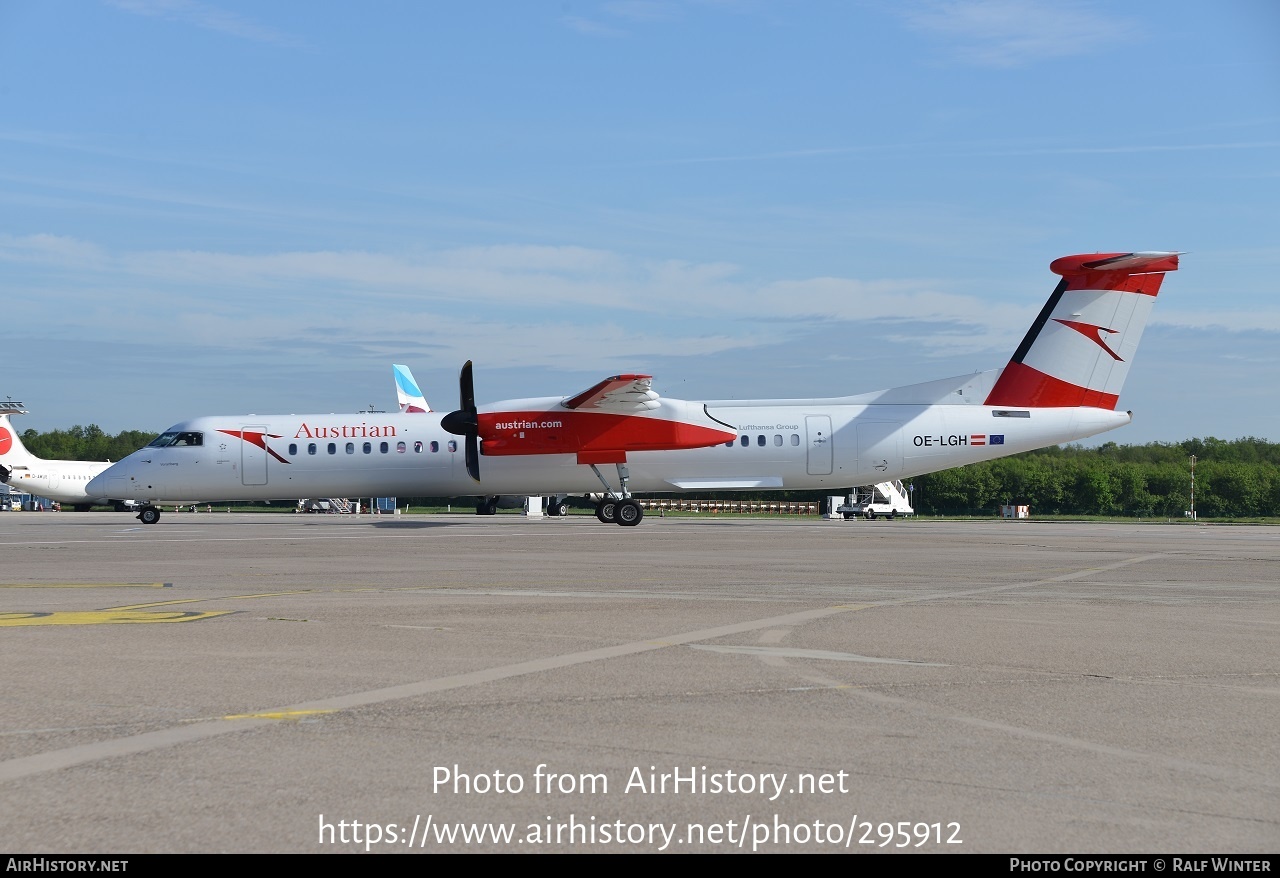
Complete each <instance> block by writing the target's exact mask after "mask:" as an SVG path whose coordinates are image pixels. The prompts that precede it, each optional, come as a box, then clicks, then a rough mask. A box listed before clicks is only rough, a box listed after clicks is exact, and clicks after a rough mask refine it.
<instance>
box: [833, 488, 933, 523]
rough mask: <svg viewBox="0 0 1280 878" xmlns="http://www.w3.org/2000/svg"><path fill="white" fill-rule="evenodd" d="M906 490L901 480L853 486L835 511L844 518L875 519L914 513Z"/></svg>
mask: <svg viewBox="0 0 1280 878" xmlns="http://www.w3.org/2000/svg"><path fill="white" fill-rule="evenodd" d="M907 495H908V491H907V489H906V488H904V487H903V485H902V482H900V481H892V482H881V483H880V484H878V485H870V486H866V487H861V488H854V489H853V490H852V491H851V492H850V493H849V496H848V497H847V498H846V499H845V502H844V503H842V504H841V505H840V506H837V507H836V510H835V511H836V512H837V513H839V514H841V515H843V516H844V517H845V519H846V520H848V519H851V518H866V519H868V520H871V521H875V519H877V518H897V517H898V516H899V515H915V514H916V511H915V510H914V509H912V508H911V501H910V500H909V499H908V496H907Z"/></svg>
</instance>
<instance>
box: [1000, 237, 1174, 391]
mask: <svg viewBox="0 0 1280 878" xmlns="http://www.w3.org/2000/svg"><path fill="white" fill-rule="evenodd" d="M1177 268H1178V254H1177V253H1166V252H1143V253H1092V254H1085V255H1081V256H1064V257H1062V258H1061V259H1055V260H1054V261H1053V262H1052V263H1051V264H1050V265H1049V270H1050V271H1052V272H1054V273H1055V274H1060V275H1062V281H1061V282H1060V283H1059V284H1058V286H1057V288H1056V289H1055V290H1054V291H1053V295H1051V296H1050V297H1049V301H1048V302H1046V303H1045V306H1044V308H1043V309H1041V311H1040V315H1039V316H1038V317H1037V318H1036V321H1035V323H1033V324H1032V325H1031V329H1030V330H1028V331H1027V335H1026V337H1025V338H1023V340H1022V344H1020V345H1018V349H1017V351H1015V352H1014V354H1013V358H1012V359H1011V360H1009V365H1007V366H1005V368H1004V371H1003V372H1002V373H1001V374H1000V378H999V379H998V380H997V381H996V385H995V387H993V388H992V389H991V393H990V394H989V395H988V396H987V399H986V401H985V404H986V405H997V406H1023V407H1026V408H1034V407H1070V406H1090V407H1094V408H1105V409H1114V408H1115V407H1116V403H1117V401H1118V400H1119V398H1120V389H1121V387H1123V385H1124V379H1125V378H1126V377H1127V376H1128V374H1129V364H1130V363H1131V362H1132V361H1133V355H1134V352H1135V351H1136V350H1137V349H1138V341H1139V340H1140V339H1141V338H1142V330H1143V328H1144V327H1145V326H1146V325H1147V318H1148V317H1149V316H1150V314H1151V306H1152V305H1153V304H1154V302H1155V297H1156V293H1158V292H1159V291H1160V283H1161V281H1163V280H1164V275H1165V272H1168V271H1176V270H1177Z"/></svg>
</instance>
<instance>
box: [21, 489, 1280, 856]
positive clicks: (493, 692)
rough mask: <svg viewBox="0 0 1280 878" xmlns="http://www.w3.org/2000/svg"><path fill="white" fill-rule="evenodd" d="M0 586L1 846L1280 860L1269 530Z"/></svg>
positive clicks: (226, 541) (764, 526)
mask: <svg viewBox="0 0 1280 878" xmlns="http://www.w3.org/2000/svg"><path fill="white" fill-rule="evenodd" d="M0 552H2V555H0V558H2V559H3V560H2V561H0V668H2V669H3V686H4V695H3V698H2V699H0V704H3V710H0V850H3V851H6V852H12V853H19V852H20V853H44V854H58V853H86V854H109V853H119V854H129V853H134V854H137V853H148V852H206V851H225V852H312V853H315V852H325V851H360V852H364V851H365V850H369V851H381V852H405V853H407V852H409V851H414V852H419V851H455V852H456V851H502V852H533V851H584V852H586V851H589V852H621V851H637V852H658V851H663V850H665V851H668V852H693V851H697V852H721V851H723V852H730V851H752V850H759V851H790V852H801V851H806V852H828V851H846V850H847V851H850V852H869V851H881V852H883V851H891V850H902V851H920V852H924V851H928V852H939V851H946V852H982V853H1041V854H1046V853H1129V854H1137V853H1200V854H1204V853H1275V852H1277V851H1278V850H1280V734H1277V729H1280V582H1278V581H1280V574H1278V573H1277V571H1280V528H1276V527H1231V526H1212V525H1194V524H1186V523H1178V524H1173V525H1170V524H1147V523H1115V524H1078V523H1042V522H1026V521H1008V522H1005V521H984V522H960V521H954V522H953V521H936V522H935V521H903V520H898V521H876V522H867V521H849V522H843V521H831V522H826V521H820V520H817V519H813V518H808V519H800V518H796V519H781V518H779V519H737V518H720V517H716V516H712V515H706V516H703V517H700V518H664V519H663V518H657V517H654V516H652V515H651V516H649V517H647V518H646V519H645V521H644V522H643V523H642V524H641V525H640V526H639V527H636V528H621V527H617V526H613V525H604V524H600V523H599V522H597V521H596V520H595V518H594V517H590V516H586V515H575V516H570V517H568V518H565V519H541V520H539V519H526V518H524V517H522V516H518V515H499V516H496V517H491V518H481V517H476V516H473V515H452V516H449V515H439V516H412V517H410V516H406V517H400V516H382V517H371V516H363V517H347V516H331V515H321V516H301V515H288V514H283V515H268V514H228V513H226V512H215V513H213V514H208V513H200V514H190V513H184V514H174V513H166V514H165V515H164V517H163V519H162V520H161V521H160V523H159V524H157V525H154V526H151V527H147V526H143V525H141V524H139V523H138V522H137V521H136V520H134V518H133V517H132V516H129V515H127V514H112V513H70V512H63V513H58V514H55V513H43V514H40V513H6V514H3V515H0ZM508 833H509V835H508Z"/></svg>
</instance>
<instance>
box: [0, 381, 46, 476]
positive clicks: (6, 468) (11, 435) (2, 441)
mask: <svg viewBox="0 0 1280 878" xmlns="http://www.w3.org/2000/svg"><path fill="white" fill-rule="evenodd" d="M26 413H27V410H26V409H24V408H23V407H22V403H20V402H13V401H12V400H10V401H8V402H0V482H4V483H5V484H6V485H7V484H8V483H9V477H10V476H11V475H13V471H14V469H15V468H17V467H23V468H25V467H27V466H28V465H30V463H31V462H32V461H38V460H39V458H37V457H36V456H35V455H34V454H32V453H31V452H30V451H28V450H27V447H26V446H25V445H23V444H22V440H21V439H19V438H18V431H17V430H16V429H14V426H13V424H12V423H11V422H10V421H9V417H10V415H24V414H26Z"/></svg>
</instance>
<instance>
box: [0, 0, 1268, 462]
mask: <svg viewBox="0 0 1280 878" xmlns="http://www.w3.org/2000/svg"><path fill="white" fill-rule="evenodd" d="M1278 205H1280V5H1277V4H1275V3H1273V2H1271V0H1224V2H1221V3H1212V4H1210V3H1203V2H1194V3H1192V2H1180V0H1172V2H1169V0H1163V2H1146V0H1133V2H1128V3H1122V4H1118V3H1104V2H1096V3H1095V2H1071V0H1045V2H1040V0H975V2H941V0H905V2H889V0H865V2H857V0H839V2H823V0H812V2H803V3H790V2H786V3H784V2H765V0H653V2H647V0H614V2H585V0H572V2H545V3H544V2H532V0H530V2H477V3H467V4H463V3H425V2H371V3H361V4H355V3H347V2H342V3H339V2H323V0H322V2H315V0H311V2H305V3H304V2H293V3H286V2H278V3H248V2H223V0H96V2H95V0H74V2H64V0H38V2H36V0H0V283H2V284H3V286H2V288H0V289H2V293H0V295H2V296H3V298H2V301H3V304H4V318H5V319H4V324H5V328H6V330H7V332H6V335H5V339H6V349H7V353H8V357H7V362H8V364H9V366H8V369H7V378H6V380H5V382H4V386H3V388H0V392H3V393H5V394H10V395H12V396H13V398H15V399H21V400H23V401H25V402H26V403H27V405H28V407H29V408H30V409H31V410H32V414H31V415H28V416H27V418H26V420H24V421H22V422H21V423H20V426H23V427H27V426H31V427H36V428H37V429H53V428H56V427H67V426H70V425H72V424H88V423H97V424H99V425H101V426H102V427H103V428H104V429H106V430H108V431H110V432H115V431H118V430H121V429H132V428H137V429H152V430H159V429H162V428H164V427H166V426H168V425H169V424H171V423H174V422H176V421H179V420H182V419H185V418H188V417H192V416H195V415H199V414H233V413H242V412H257V413H267V412H282V411H288V412H316V411H320V412H330V411H354V410H357V409H360V408H364V407H366V406H368V405H370V404H371V403H372V404H374V405H376V406H377V407H378V408H394V401H395V397H394V386H393V383H392V378H391V364H392V363H393V362H400V363H407V364H408V365H410V366H411V367H412V368H413V370H414V372H415V374H416V376H417V378H418V381H419V383H420V384H421V385H422V387H423V389H424V391H425V392H426V395H427V398H428V400H430V401H431V403H432V405H433V406H434V407H435V408H437V409H448V408H451V407H453V405H454V404H455V402H456V396H457V373H458V369H459V367H460V366H461V364H462V362H463V361H464V360H466V359H469V358H470V359H473V360H474V361H475V364H476V384H477V396H478V397H479V399H480V400H481V401H482V402H484V401H494V400H498V399H504V398H511V397H523V396H542V395H554V394H566V395H568V394H573V393H576V392H578V391H580V390H582V389H585V388H586V387H587V386H589V385H590V384H592V383H594V382H595V381H597V380H599V379H600V378H603V377H605V376H606V375H611V374H615V373H618V372H647V373H652V374H653V375H654V376H655V379H654V387H655V389H656V390H657V391H658V392H659V393H661V394H664V395H667V396H674V397H680V398H687V399H699V398H714V399H722V398H752V397H779V396H820V395H842V394H848V393H857V392H862V391H870V390H876V389H880V388H883V387H889V386H896V385H899V384H907V383H914V382H917V381H924V380H929V379H933V378H941V377H945V376H949V375H958V374H963V373H966V372H971V371H978V370H982V369H988V368H993V367H996V366H999V365H1002V364H1003V363H1004V362H1005V361H1006V360H1007V359H1008V356H1009V354H1010V353H1011V352H1012V350H1013V348H1014V347H1015V346H1016V344H1017V342H1018V340H1019V339H1020V338H1021V336H1022V334H1023V332H1024V331H1025V329H1026V327H1027V325H1028V324H1029V323H1030V321H1031V319H1032V317H1033V316H1034V314H1035V313H1036V311H1037V310H1038V309H1039V308H1040V306H1041V305H1042V304H1043V301H1044V299H1045V298H1046V297H1047V295H1048V293H1049V292H1050V290H1051V289H1052V287H1053V284H1054V281H1055V278H1054V277H1053V276H1052V275H1051V274H1050V273H1049V271H1048V264H1049V262H1050V261H1051V260H1052V259H1054V258H1056V257H1059V256H1064V255H1067V254H1071V253H1082V252H1094V251H1125V250H1181V251H1187V255H1186V256H1185V257H1184V258H1183V268H1182V269H1181V270H1179V271H1178V272H1177V273H1175V274H1173V275H1170V276H1169V277H1168V278H1167V279H1166V282H1165V286H1164V289H1163V290H1162V292H1161V295H1160V298H1159V300H1158V302H1157V304H1156V310H1155V313H1154V316H1153V323H1152V324H1151V325H1150V326H1149V327H1148V329H1147V333H1146V336H1145V337H1144V340H1143V346H1142V348H1141V349H1140V350H1139V353H1138V356H1137V359H1136V361H1135V364H1134V367H1133V371H1132V372H1131V374H1130V378H1129V382H1128V384H1127V385H1126V387H1125V391H1124V393H1123V395H1122V397H1121V401H1120V403H1121V406H1122V407H1124V408H1130V409H1133V410H1134V411H1135V422H1134V424H1133V425H1131V426H1129V427H1127V428H1125V429H1123V430H1121V431H1117V432H1115V433H1111V434H1108V435H1107V436H1106V437H1104V438H1105V439H1113V440H1115V441H1118V442H1122V443H1129V442H1132V443H1140V442H1147V441H1176V440H1179V439H1184V438H1188V437H1191V436H1209V435H1213V436H1218V437H1220V438H1235V437H1238V436H1245V435H1254V436H1262V437H1266V438H1270V439H1271V440H1273V441H1280V413H1278V410H1280V405H1277V404H1276V403H1277V402H1278V401H1280V392H1278V391H1277V385H1278V384H1280V300H1278V299H1277V296H1276V288H1277V276H1278V275H1280V207H1278ZM1099 441H1101V440H1099Z"/></svg>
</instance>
